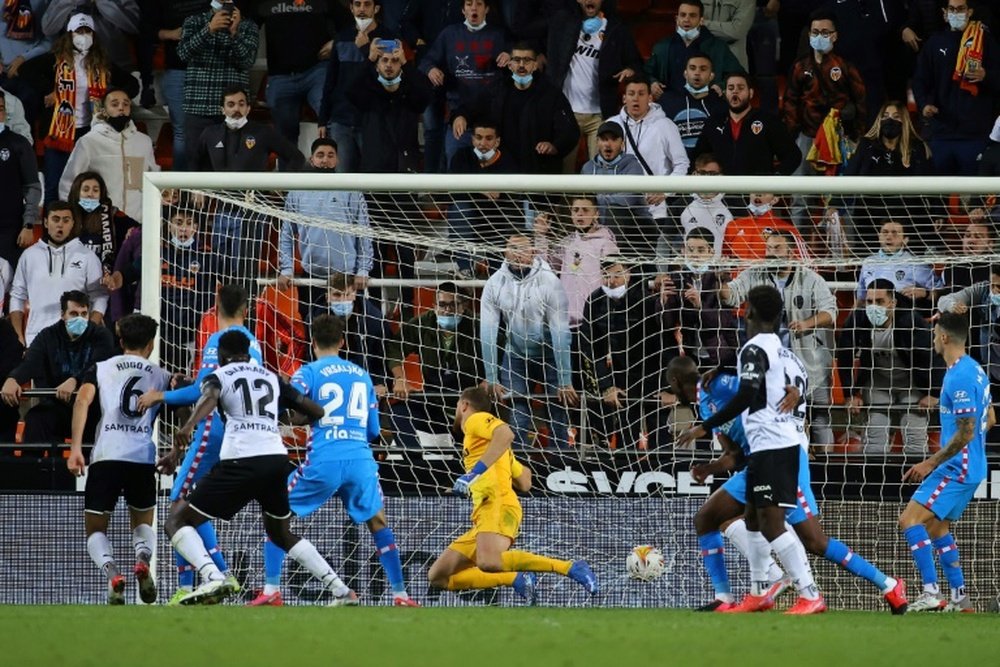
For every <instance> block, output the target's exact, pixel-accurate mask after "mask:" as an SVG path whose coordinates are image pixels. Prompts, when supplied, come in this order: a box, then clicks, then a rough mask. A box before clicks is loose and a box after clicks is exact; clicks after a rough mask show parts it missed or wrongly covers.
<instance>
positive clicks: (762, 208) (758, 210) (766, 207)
mask: <svg viewBox="0 0 1000 667" xmlns="http://www.w3.org/2000/svg"><path fill="white" fill-rule="evenodd" d="M747 210H748V211H750V213H751V214H752V215H764V214H765V213H767V212H768V211H770V210H771V205H770V204H754V203H752V202H751V203H749V204H747Z"/></svg>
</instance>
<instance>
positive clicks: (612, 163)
mask: <svg viewBox="0 0 1000 667" xmlns="http://www.w3.org/2000/svg"><path fill="white" fill-rule="evenodd" d="M624 157H625V153H619V154H618V155H616V156H614V157H613V158H612V159H610V160H605V159H604V156H603V155H600V154H598V155H597V159H598V160H600V161H601V162H603V163H604V164H606V165H608V166H609V167H613V166H615V165H616V164H618V163H619V162H621V161H622V159H623V158H624Z"/></svg>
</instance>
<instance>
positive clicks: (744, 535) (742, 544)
mask: <svg viewBox="0 0 1000 667" xmlns="http://www.w3.org/2000/svg"><path fill="white" fill-rule="evenodd" d="M748 532H749V531H747V522H746V521H744V520H743V519H737V520H736V521H733V522H732V523H731V524H729V525H728V526H726V530H725V531H724V534H725V536H726V539H728V540H729V541H730V542H732V543H733V546H734V547H736V550H737V551H739V552H740V553H741V554H743V557H744V558H746V559H747V561H749V560H750V556H749V555H748V554H749V553H750V537H749V536H748ZM767 562H768V566H767V580H768V581H771V582H775V581H777V580H778V579H781V578H782V577H783V576H785V573H784V571H782V569H781V568H780V567H778V564H777V563H775V562H774V559H773V558H771V551H770V549H768V552H767Z"/></svg>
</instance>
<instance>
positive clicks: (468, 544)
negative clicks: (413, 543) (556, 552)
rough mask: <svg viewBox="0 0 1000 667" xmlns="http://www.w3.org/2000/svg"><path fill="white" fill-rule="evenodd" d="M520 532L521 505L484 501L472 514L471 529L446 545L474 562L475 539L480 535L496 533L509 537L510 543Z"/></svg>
mask: <svg viewBox="0 0 1000 667" xmlns="http://www.w3.org/2000/svg"><path fill="white" fill-rule="evenodd" d="M520 532H521V504H520V503H518V502H517V499H516V498H515V499H514V502H510V501H506V502H492V501H489V500H487V501H485V502H483V503H481V504H480V505H479V507H477V508H476V509H475V510H474V511H473V512H472V528H470V529H469V530H468V531H466V532H465V533H464V534H463V535H462V536H461V537H459V538H458V539H456V540H455V541H454V542H452V543H451V544H449V545H448V548H449V549H451V550H452V551H457V552H458V553H460V554H462V555H463V556H465V557H466V558H468V559H469V560H471V561H473V562H475V560H476V537H477V536H478V535H479V534H480V533H497V534H500V535H504V536H506V537H509V538H510V540H511V542H513V541H514V540H516V539H517V536H518V535H519V534H520Z"/></svg>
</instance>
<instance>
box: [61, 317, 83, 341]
mask: <svg viewBox="0 0 1000 667" xmlns="http://www.w3.org/2000/svg"><path fill="white" fill-rule="evenodd" d="M87 324H88V322H87V318H86V317H71V318H69V319H68V320H66V333H68V334H69V335H70V336H72V337H73V338H79V337H80V336H82V335H83V332H84V331H86V330H87Z"/></svg>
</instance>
